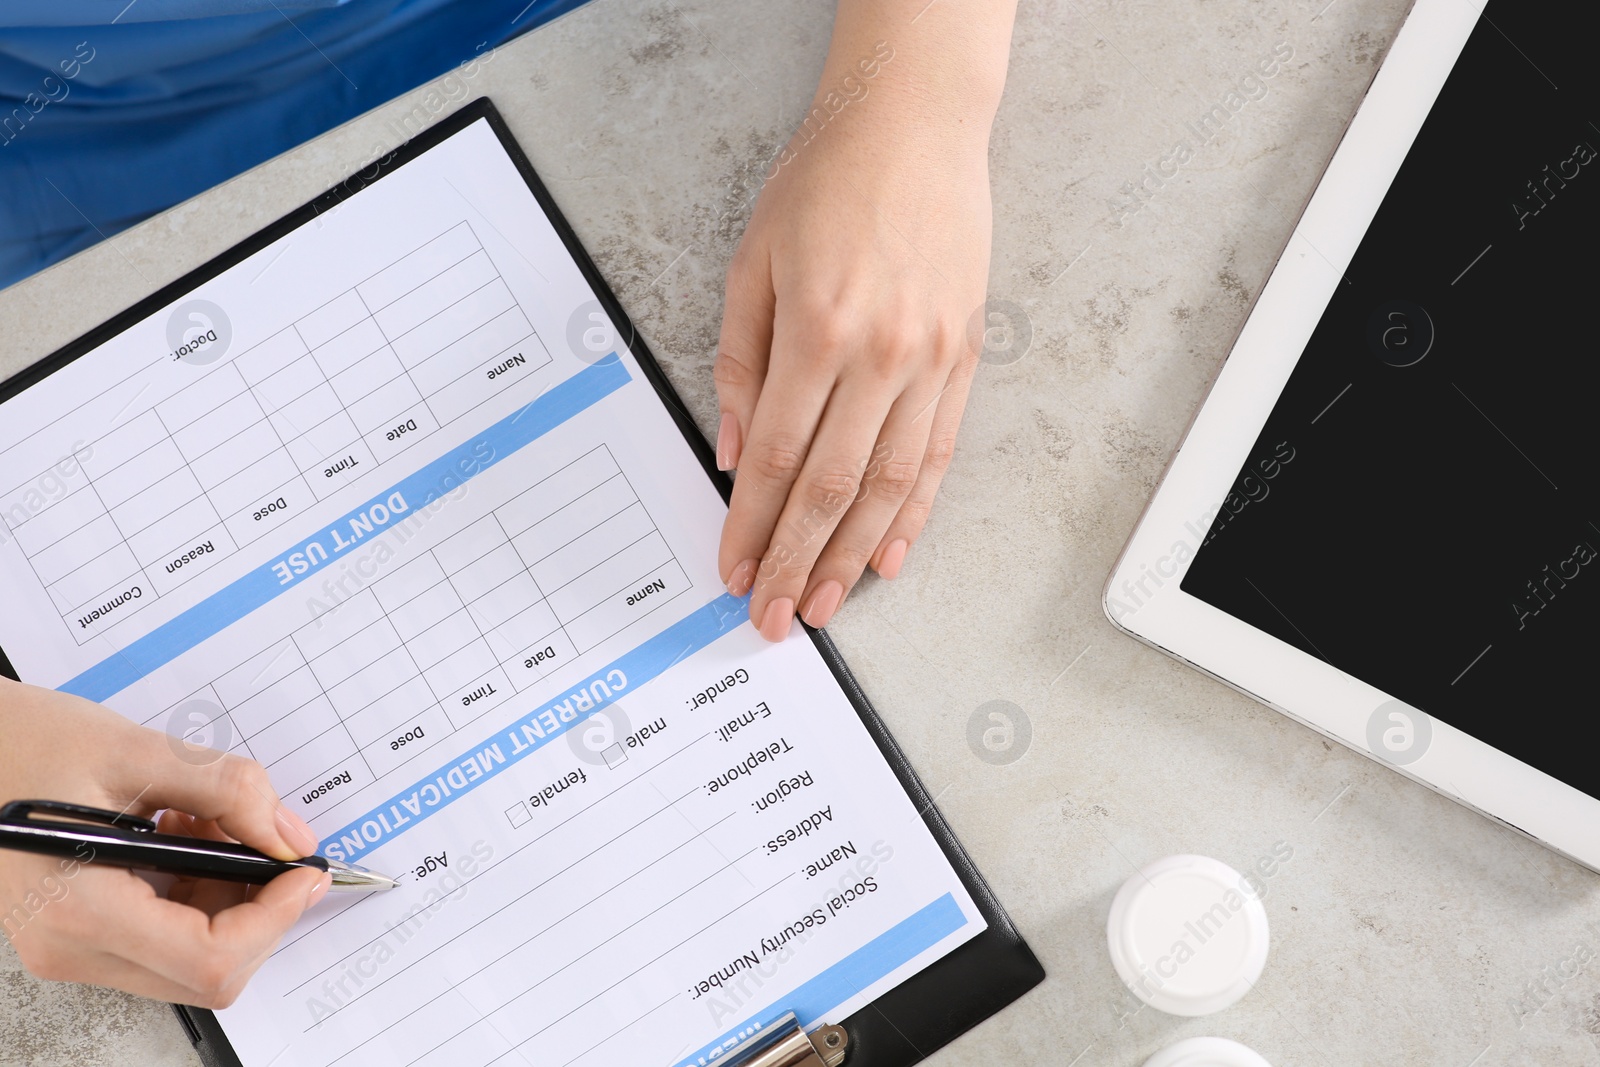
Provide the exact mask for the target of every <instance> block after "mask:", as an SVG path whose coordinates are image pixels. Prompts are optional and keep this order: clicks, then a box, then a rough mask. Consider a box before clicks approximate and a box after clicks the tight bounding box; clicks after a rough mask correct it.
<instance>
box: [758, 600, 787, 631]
mask: <svg viewBox="0 0 1600 1067" xmlns="http://www.w3.org/2000/svg"><path fill="white" fill-rule="evenodd" d="M792 618H794V601H793V600H790V599H789V598H788V597H786V596H785V597H779V598H778V599H777V600H774V601H773V602H772V603H770V604H768V605H767V612H766V614H765V615H762V616H761V636H762V637H765V638H766V639H767V640H768V641H774V642H776V641H782V640H783V639H784V638H785V637H787V636H789V620H790V619H792Z"/></svg>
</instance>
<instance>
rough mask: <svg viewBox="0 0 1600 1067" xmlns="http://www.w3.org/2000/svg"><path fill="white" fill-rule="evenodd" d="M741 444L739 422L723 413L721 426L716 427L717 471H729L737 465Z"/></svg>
mask: <svg viewBox="0 0 1600 1067" xmlns="http://www.w3.org/2000/svg"><path fill="white" fill-rule="evenodd" d="M743 443H744V442H742V441H741V440H740V439H739V420H738V419H736V418H734V417H733V415H731V414H728V413H724V414H723V416H722V424H721V425H720V426H718V427H717V469H718V470H724V471H731V470H733V468H735V467H737V466H738V465H739V450H740V447H741V446H742V445H743Z"/></svg>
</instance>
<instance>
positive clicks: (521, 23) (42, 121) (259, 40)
mask: <svg viewBox="0 0 1600 1067" xmlns="http://www.w3.org/2000/svg"><path fill="white" fill-rule="evenodd" d="M580 3H582V0H532V2H531V3H530V2H529V0H132V2H131V3H130V2H129V0H73V2H72V3H62V2H61V0H0V287H3V286H6V285H10V284H11V283H13V282H15V281H18V280H20V279H22V278H25V277H27V276H28V275H29V274H32V273H34V272H35V271H38V270H41V269H43V268H44V267H47V266H49V265H50V264H52V263H54V262H57V261H58V260H60V259H62V258H64V257H66V256H69V255H71V254H72V253H74V252H77V251H79V250H80V249H83V248H86V247H88V246H89V245H91V244H94V243H95V242H96V241H99V240H101V239H103V238H106V237H109V236H111V235H112V234H114V233H116V232H117V231H119V230H122V229H124V228H126V227H128V226H131V225H133V224H134V223H136V222H139V221H141V220H143V219H145V218H148V217H149V216H151V215H153V214H155V213H156V212H159V211H162V210H165V209H166V208H168V207H171V206H172V205H174V204H176V203H179V202H180V201H182V200H185V199H188V198H189V197H191V196H194V195H196V194H197V193H200V192H203V191H205V190H206V189H208V188H210V187H211V186H214V185H217V184H219V183H221V182H224V181H226V180H227V179H229V178H231V177H234V176H235V175H237V174H240V173H241V172H243V171H245V170H248V169H249V168H250V167H253V166H255V165H256V164H258V163H262V162H264V161H266V160H268V159H271V158H272V157H273V156H276V155H279V154H280V153H282V152H285V151H287V150H288V149H290V148H293V147H294V146H296V145H298V144H300V143H302V142H304V141H307V140H309V139H311V138H313V137H315V136H317V135H318V134H320V133H322V132H324V131H326V130H329V129H332V128H333V127H334V126H337V125H339V124H340V123H342V122H345V121H346V120H348V119H351V118H354V117H355V116H357V115H359V114H361V113H363V112H365V111H369V110H371V109H373V108H375V107H377V106H379V105H380V104H383V103H386V102H387V101H389V100H392V99H393V98H394V97H396V96H399V95H400V94H402V93H404V92H407V91H408V90H411V89H414V88H416V87H417V86H418V85H421V84H423V83H424V82H427V81H430V80H432V79H434V78H437V77H439V76H441V75H443V74H445V73H447V72H449V71H450V70H452V69H453V68H454V69H455V70H456V75H455V77H454V78H452V79H448V80H447V83H446V85H445V86H444V89H445V91H446V92H448V93H449V94H450V95H451V96H452V97H455V98H456V99H461V98H465V97H467V96H475V95H477V94H478V92H479V90H478V89H477V88H475V87H474V86H473V85H472V80H473V78H474V77H476V76H477V74H478V73H480V72H481V71H482V69H483V68H484V66H486V65H488V64H492V63H496V62H507V60H505V59H504V58H501V57H498V56H497V55H496V54H495V52H494V50H495V49H496V48H497V47H498V46H499V45H501V44H504V43H505V42H506V41H508V40H510V39H511V38H513V37H515V36H516V35H518V34H519V33H522V32H524V31H526V30H528V29H530V28H532V27H533V26H536V25H538V24H540V23H541V22H545V21H548V20H549V19H551V18H554V17H555V16H557V15H560V14H562V13H564V12H566V11H568V10H571V9H572V8H574V7H577V6H578V5H579V4H580ZM411 132H416V131H411ZM404 136H405V134H404V133H403V132H401V131H395V136H394V138H393V139H394V141H395V142H396V143H398V142H399V141H400V140H402V139H403V138H404Z"/></svg>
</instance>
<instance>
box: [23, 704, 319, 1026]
mask: <svg viewBox="0 0 1600 1067" xmlns="http://www.w3.org/2000/svg"><path fill="white" fill-rule="evenodd" d="M11 800H58V801H68V802H72V803H77V804H86V805H89V806H92V807H97V808H109V809H111V810H113V811H122V812H127V813H129V814H133V815H140V816H149V815H151V814H153V813H154V812H156V811H164V814H163V815H162V817H161V824H160V826H161V831H162V832H163V833H177V834H184V833H187V834H192V835H194V836H196V837H207V838H211V839H216V840H234V841H242V842H243V843H245V844H247V845H249V846H251V847H252V848H255V849H257V850H259V851H261V852H265V853H267V854H268V855H270V856H273V857H274V858H277V859H283V860H291V859H298V858H300V857H303V856H308V855H311V854H312V853H313V852H314V851H315V850H316V846H317V840H316V835H315V834H313V833H312V831H311V828H310V827H309V826H307V825H306V823H305V821H304V820H302V819H300V818H299V817H297V816H296V815H294V814H293V813H291V812H289V811H288V810H287V809H285V808H284V807H283V805H282V804H281V803H280V801H279V800H278V797H277V794H276V793H274V792H273V789H272V784H271V782H269V781H268V779H267V773H266V771H264V770H263V769H262V768H261V766H260V765H259V764H257V763H254V762H252V761H250V760H245V759H239V758H238V757H235V756H226V755H223V754H222V753H212V752H208V751H204V750H195V749H189V748H187V747H186V746H185V745H184V744H183V743H182V742H174V741H173V740H172V739H171V738H169V737H168V736H167V735H166V734H163V733H159V732H157V731H154V730H148V729H145V728H143V727H140V726H136V725H134V724H133V723H131V722H129V721H128V720H126V719H124V718H122V717H121V716H119V715H117V714H116V713H114V712H112V711H109V710H107V709H106V708H103V707H100V706H99V705H97V704H93V703H90V702H89V701H87V700H81V699H79V698H78V697H73V696H68V695H66V694H63V693H57V692H53V691H51V690H48V689H39V688H36V687H34V686H28V685H21V684H19V683H16V682H11V681H7V680H5V679H0V802H5V801H11ZM329 881H330V880H329V877H328V875H326V874H321V873H319V872H317V871H314V870H297V871H294V872H292V873H289V874H285V875H282V876H280V877H278V878H277V879H275V880H274V881H273V882H271V884H269V885H266V886H262V887H260V888H255V887H250V886H242V885H235V884H231V883H223V882H213V881H196V880H194V879H179V880H178V881H177V882H176V883H174V884H173V886H172V887H171V888H170V889H169V890H168V891H167V893H166V895H162V894H160V893H158V892H157V891H156V890H155V888H154V887H153V886H152V885H151V883H150V882H147V881H145V880H144V879H143V878H141V877H139V876H138V875H136V874H134V873H133V872H131V871H127V870H122V869H118V868H113V867H100V866H93V865H91V864H88V863H81V862H79V861H78V860H75V859H67V860H63V859H59V858H51V857H47V856H35V855H31V854H28V853H23V852H6V851H0V926H3V928H4V930H5V933H6V936H7V937H8V938H9V939H10V940H11V943H12V944H13V945H14V946H15V947H16V950H17V953H18V955H19V956H21V958H22V962H23V964H24V965H25V966H26V967H27V968H28V970H30V971H32V972H33V973H34V974H36V975H38V976H39V977H41V978H48V979H54V980H58V981H73V982H87V983H90V984H93V985H102V986H111V987H113V988H116V989H122V990H126V991H127V992H129V993H136V994H138V995H140V996H145V997H152V998H154V999H157V1000H165V1001H169V1002H172V1003H176V1004H193V1005H196V1006H198V1007H202V1008H224V1007H227V1006H228V1005H230V1004H232V1003H233V1002H234V1000H235V999H237V997H238V996H239V993H240V991H241V990H242V989H243V988H244V985H245V983H246V982H247V981H248V980H249V978H250V976H251V975H253V974H254V973H255V972H256V970H257V969H258V968H259V967H260V966H261V965H262V963H264V962H266V959H267V957H268V956H269V955H271V953H272V952H273V950H274V949H275V948H276V947H277V945H278V942H279V941H280V940H281V939H282V937H283V935H284V934H285V933H286V932H287V931H288V929H289V928H290V927H291V926H293V925H294V923H295V921H296V920H298V919H299V918H300V915H301V913H302V912H304V911H305V910H306V909H307V908H309V907H310V906H311V905H312V904H314V903H316V902H317V901H318V900H320V899H321V898H322V896H323V894H324V893H326V892H327V889H328V886H329Z"/></svg>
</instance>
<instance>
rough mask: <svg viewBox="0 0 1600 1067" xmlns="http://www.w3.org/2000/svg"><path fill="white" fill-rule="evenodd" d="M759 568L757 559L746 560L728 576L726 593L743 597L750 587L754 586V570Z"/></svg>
mask: <svg viewBox="0 0 1600 1067" xmlns="http://www.w3.org/2000/svg"><path fill="white" fill-rule="evenodd" d="M760 566H761V561H760V560H758V559H747V560H745V561H744V562H743V563H741V564H739V565H738V566H737V567H735V568H733V573H732V574H730V575H728V592H730V593H732V594H733V595H734V596H744V595H745V594H746V593H748V592H749V591H750V587H751V586H752V585H755V584H756V570H757V568H759V567H760Z"/></svg>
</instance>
